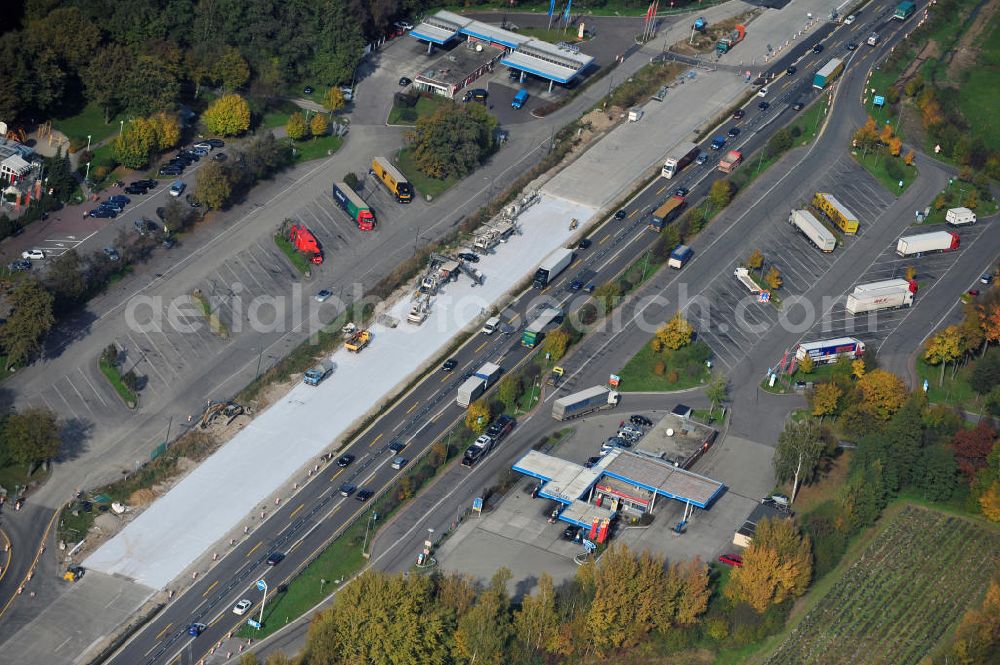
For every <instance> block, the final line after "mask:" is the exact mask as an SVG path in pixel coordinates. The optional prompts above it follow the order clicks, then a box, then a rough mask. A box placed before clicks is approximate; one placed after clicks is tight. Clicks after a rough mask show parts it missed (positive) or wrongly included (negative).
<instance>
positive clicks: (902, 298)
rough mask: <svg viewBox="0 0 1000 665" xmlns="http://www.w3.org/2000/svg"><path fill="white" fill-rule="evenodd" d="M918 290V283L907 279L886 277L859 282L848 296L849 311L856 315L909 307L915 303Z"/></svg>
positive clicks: (847, 307) (847, 306)
mask: <svg viewBox="0 0 1000 665" xmlns="http://www.w3.org/2000/svg"><path fill="white" fill-rule="evenodd" d="M916 292H917V283H916V282H915V281H907V280H905V279H886V280H882V281H881V282H871V283H868V284H859V285H858V286H856V287H854V293H850V294H848V296H847V305H846V309H847V313H848V314H852V315H854V314H864V313H865V312H876V311H879V310H883V309H897V308H900V307H909V306H910V305H912V304H913V295H914V294H915V293H916Z"/></svg>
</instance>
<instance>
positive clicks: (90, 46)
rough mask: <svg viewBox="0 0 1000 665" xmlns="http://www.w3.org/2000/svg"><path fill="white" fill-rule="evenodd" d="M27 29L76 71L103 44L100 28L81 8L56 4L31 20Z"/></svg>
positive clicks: (71, 69)
mask: <svg viewBox="0 0 1000 665" xmlns="http://www.w3.org/2000/svg"><path fill="white" fill-rule="evenodd" d="M28 30H29V31H30V32H31V34H32V36H33V37H34V38H35V39H38V40H39V41H40V42H42V43H43V44H45V45H46V48H47V49H49V50H51V51H52V52H53V53H54V54H55V55H56V56H57V57H58V58H59V59H60V60H62V61H63V62H64V63H66V65H68V67H66V69H68V70H70V71H74V72H76V71H79V70H80V69H81V68H83V67H84V66H85V65H86V64H87V62H89V60H90V58H91V57H92V56H93V54H94V51H95V50H96V49H97V47H98V46H99V45H100V43H101V30H100V28H98V27H97V26H96V25H94V23H93V21H91V19H90V18H88V16H87V15H86V14H85V13H84V12H83V11H81V10H80V9H79V8H78V7H56V8H54V9H52V11H50V12H47V13H46V15H45V16H44V17H41V18H37V19H34V20H32V21H29V22H28Z"/></svg>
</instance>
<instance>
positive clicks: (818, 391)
mask: <svg viewBox="0 0 1000 665" xmlns="http://www.w3.org/2000/svg"><path fill="white" fill-rule="evenodd" d="M843 394H844V391H843V390H841V389H840V386H838V385H837V384H836V383H820V384H817V386H816V387H815V388H814V389H813V392H812V414H813V415H814V416H819V417H820V419H822V418H823V416H829V415H833V414H834V413H836V412H837V406H838V405H839V403H840V398H841V396H842V395H843Z"/></svg>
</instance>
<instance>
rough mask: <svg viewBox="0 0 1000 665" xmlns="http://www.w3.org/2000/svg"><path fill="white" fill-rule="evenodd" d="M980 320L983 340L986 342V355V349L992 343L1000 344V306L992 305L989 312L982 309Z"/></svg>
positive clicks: (984, 349)
mask: <svg viewBox="0 0 1000 665" xmlns="http://www.w3.org/2000/svg"><path fill="white" fill-rule="evenodd" d="M980 320H981V321H982V323H981V325H982V328H983V339H984V341H985V344H983V354H985V353H986V347H987V346H989V344H990V342H993V343H998V342H1000V305H990V308H989V309H988V310H987V309H986V308H981V309H980Z"/></svg>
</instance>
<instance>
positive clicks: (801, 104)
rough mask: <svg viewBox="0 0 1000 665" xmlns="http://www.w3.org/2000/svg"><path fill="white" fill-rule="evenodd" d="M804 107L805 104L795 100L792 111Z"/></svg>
mask: <svg viewBox="0 0 1000 665" xmlns="http://www.w3.org/2000/svg"><path fill="white" fill-rule="evenodd" d="M805 107H806V105H805V104H803V103H802V102H795V103H794V104H792V110H793V111H801V110H802V109H804V108H805Z"/></svg>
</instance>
